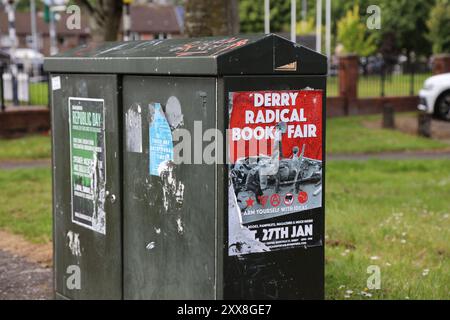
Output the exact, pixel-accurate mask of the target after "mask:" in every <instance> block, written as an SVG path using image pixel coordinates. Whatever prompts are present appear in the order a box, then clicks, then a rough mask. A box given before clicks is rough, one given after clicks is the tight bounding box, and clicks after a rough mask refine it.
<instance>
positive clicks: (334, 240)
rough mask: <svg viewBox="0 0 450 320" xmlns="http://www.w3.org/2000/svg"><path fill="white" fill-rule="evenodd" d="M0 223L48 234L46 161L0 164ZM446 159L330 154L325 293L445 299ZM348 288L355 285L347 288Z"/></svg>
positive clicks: (448, 237) (449, 281) (449, 255)
mask: <svg viewBox="0 0 450 320" xmlns="http://www.w3.org/2000/svg"><path fill="white" fill-rule="evenodd" d="M0 188H1V190H2V192H0V228H1V229H6V230H10V231H12V232H14V233H18V234H21V235H23V236H25V238H27V239H29V240H31V241H34V242H45V241H49V239H50V237H51V195H50V193H51V178H50V170H49V169H20V170H13V171H0ZM449 194H450V160H431V161H418V160H417V161H416V160H403V161H381V160H380V161H368V162H354V163H353V162H341V161H339V162H332V161H331V162H328V167H327V195H326V196H327V200H326V201H327V211H326V217H327V218H326V239H327V246H326V298H327V299H345V296H346V295H347V296H348V298H347V299H369V298H368V297H363V296H361V295H360V292H361V291H364V290H365V288H366V287H367V285H366V283H367V278H368V277H369V274H367V273H366V270H367V267H368V266H370V265H377V266H379V267H380V271H381V289H380V290H367V293H369V294H371V295H372V296H371V297H370V299H407V298H409V299H425V298H426V299H448V297H449V294H450V263H449V261H450V205H449V202H448V195H449ZM347 290H351V291H352V293H351V294H350V293H347Z"/></svg>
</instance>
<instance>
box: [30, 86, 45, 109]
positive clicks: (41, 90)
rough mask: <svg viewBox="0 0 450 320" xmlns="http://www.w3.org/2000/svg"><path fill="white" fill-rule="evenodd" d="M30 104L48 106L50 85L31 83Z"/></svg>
mask: <svg viewBox="0 0 450 320" xmlns="http://www.w3.org/2000/svg"><path fill="white" fill-rule="evenodd" d="M30 104H31V105H38V106H46V105H48V84H47V83H46V82H39V83H30Z"/></svg>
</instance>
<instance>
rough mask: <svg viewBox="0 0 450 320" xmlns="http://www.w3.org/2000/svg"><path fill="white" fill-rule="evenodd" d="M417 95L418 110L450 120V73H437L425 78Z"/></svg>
mask: <svg viewBox="0 0 450 320" xmlns="http://www.w3.org/2000/svg"><path fill="white" fill-rule="evenodd" d="M419 97H420V103H419V105H418V109H419V110H421V111H424V112H427V113H430V114H434V115H435V116H436V117H438V118H441V119H444V120H449V121H450V73H443V74H439V75H436V76H432V77H430V78H428V79H427V80H425V83H424V86H423V89H422V90H420V92H419Z"/></svg>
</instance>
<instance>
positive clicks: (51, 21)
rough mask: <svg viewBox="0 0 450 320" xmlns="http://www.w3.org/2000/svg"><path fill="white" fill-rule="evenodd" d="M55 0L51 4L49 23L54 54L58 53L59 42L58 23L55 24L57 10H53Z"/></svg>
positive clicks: (51, 53)
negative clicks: (57, 34)
mask: <svg viewBox="0 0 450 320" xmlns="http://www.w3.org/2000/svg"><path fill="white" fill-rule="evenodd" d="M53 4H54V3H53V1H51V2H50V4H49V11H50V16H49V25H48V33H49V36H50V55H54V54H57V53H58V43H57V40H56V24H55V12H54V10H53Z"/></svg>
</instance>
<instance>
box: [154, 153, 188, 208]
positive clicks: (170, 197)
mask: <svg viewBox="0 0 450 320" xmlns="http://www.w3.org/2000/svg"><path fill="white" fill-rule="evenodd" d="M174 167H175V164H174V163H173V162H172V161H164V162H162V163H161V164H160V165H159V167H158V173H159V176H160V178H161V180H162V184H163V205H164V208H165V209H166V211H169V208H176V207H181V206H182V205H183V201H184V184H183V183H182V182H181V181H179V179H177V177H176V176H175V173H174V171H173V170H174ZM174 205H175V207H173V206H174Z"/></svg>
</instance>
